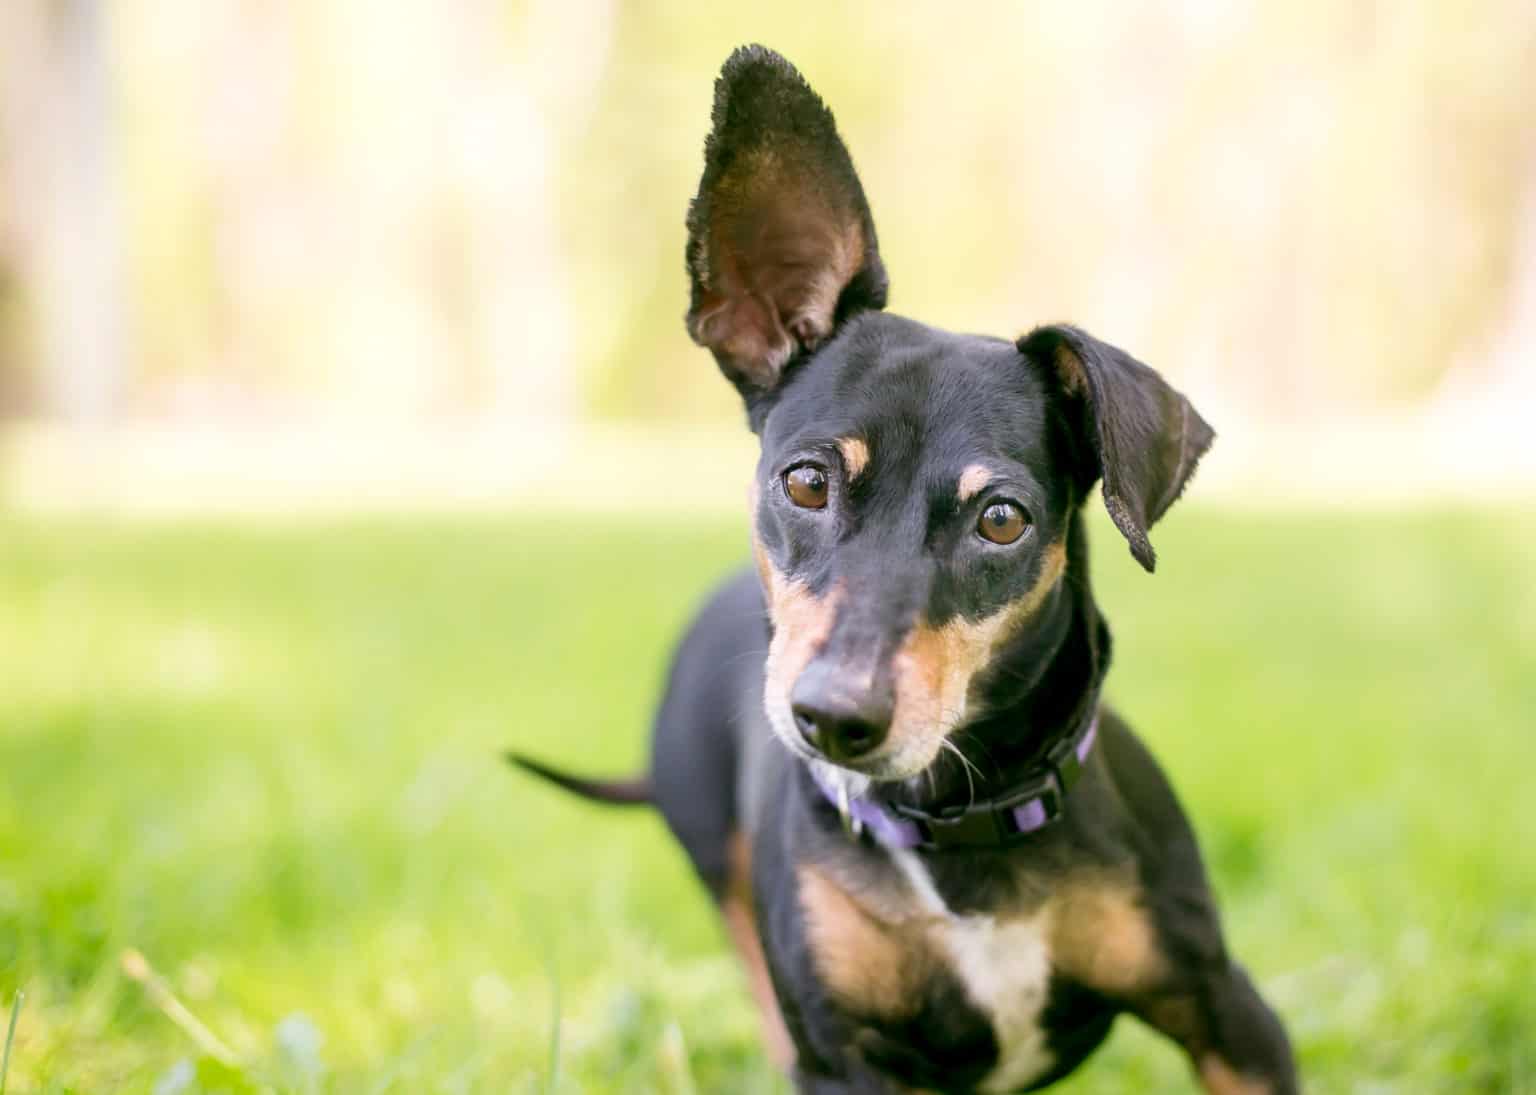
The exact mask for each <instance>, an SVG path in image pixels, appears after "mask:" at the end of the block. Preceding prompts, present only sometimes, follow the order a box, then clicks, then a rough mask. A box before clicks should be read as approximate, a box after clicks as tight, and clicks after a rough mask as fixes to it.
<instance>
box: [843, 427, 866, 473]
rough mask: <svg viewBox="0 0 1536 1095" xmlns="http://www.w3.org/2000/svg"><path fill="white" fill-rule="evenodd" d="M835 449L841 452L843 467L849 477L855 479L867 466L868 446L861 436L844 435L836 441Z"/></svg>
mask: <svg viewBox="0 0 1536 1095" xmlns="http://www.w3.org/2000/svg"><path fill="white" fill-rule="evenodd" d="M837 451H838V452H840V453H842V454H843V469H844V470H845V471H847V473H848V478H849V479H857V478H858V477H859V476H861V475H863V474H864V469H865V468H866V467H868V466H869V446H868V445H867V444H865V443H864V441H863V440H862V439H861V438H857V437H845V438H843V439H842V440H840V441H838V443H837Z"/></svg>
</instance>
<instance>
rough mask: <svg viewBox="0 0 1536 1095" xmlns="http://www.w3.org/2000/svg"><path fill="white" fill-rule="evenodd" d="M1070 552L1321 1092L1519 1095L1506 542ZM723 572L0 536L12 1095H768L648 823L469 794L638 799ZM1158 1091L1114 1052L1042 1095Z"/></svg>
mask: <svg viewBox="0 0 1536 1095" xmlns="http://www.w3.org/2000/svg"><path fill="white" fill-rule="evenodd" d="M1095 533H1096V536H1097V539H1096V549H1097V559H1098V568H1097V580H1098V590H1099V596H1100V599H1101V602H1102V603H1104V604H1105V605H1106V606H1107V609H1108V612H1109V616H1110V619H1111V622H1112V624H1113V625H1114V627H1115V630H1116V635H1117V639H1118V647H1117V650H1118V657H1117V660H1116V666H1115V669H1114V671H1113V672H1112V674H1111V678H1110V691H1111V693H1112V695H1113V697H1114V698H1115V700H1116V701H1117V702H1118V704H1119V705H1120V706H1121V708H1122V709H1123V710H1124V711H1126V712H1127V713H1129V714H1130V715H1131V716H1132V717H1133V719H1134V721H1135V722H1136V724H1137V725H1138V726H1139V727H1140V728H1141V730H1142V732H1143V734H1144V735H1145V736H1146V737H1147V738H1148V739H1149V740H1150V742H1151V743H1152V744H1153V746H1154V748H1155V750H1156V751H1157V753H1158V754H1159V756H1160V757H1161V758H1162V760H1163V762H1164V764H1165V765H1166V767H1167V768H1168V770H1169V772H1170V774H1171V775H1172V777H1173V780H1174V782H1175V784H1176V785H1177V786H1178V787H1179V789H1180V791H1181V793H1182V795H1183V797H1184V800H1185V803H1186V805H1187V807H1188V808H1189V811H1190V813H1191V814H1192V816H1193V818H1194V820H1195V824H1196V826H1197V828H1198V829H1199V831H1200V833H1201V835H1202V838H1203V841H1204V845H1205V848H1206V851H1207V855H1208V857H1209V860H1210V864H1211V868H1212V872H1213V875H1214V878H1215V882H1216V885H1217V888H1218V891H1219V892H1220V894H1221V897H1222V899H1223V902H1224V907H1225V910H1226V916H1227V920H1228V926H1229V931H1230V935H1231V937H1232V940H1233V944H1234V947H1235V948H1236V950H1237V951H1238V953H1240V954H1241V955H1242V956H1243V958H1244V960H1245V961H1246V962H1247V963H1248V964H1249V966H1250V967H1251V969H1252V970H1253V972H1254V974H1255V976H1256V977H1257V978H1258V980H1259V981H1260V982H1261V983H1262V985H1263V986H1264V989H1265V991H1266V993H1267V994H1268V996H1269V997H1270V998H1271V999H1272V1000H1273V1001H1274V1002H1275V1003H1276V1004H1277V1006H1278V1007H1279V1008H1280V1010H1281V1011H1282V1012H1283V1013H1284V1016H1285V1018H1286V1020H1287V1022H1288V1024H1289V1026H1290V1029H1291V1031H1292V1033H1293V1036H1294V1038H1295V1040H1296V1043H1297V1045H1298V1048H1299V1051H1300V1054H1301V1058H1302V1064H1303V1068H1304V1071H1305V1074H1306V1076H1307V1078H1308V1080H1309V1089H1310V1090H1312V1091H1319V1092H1333V1091H1360V1092H1404V1093H1414V1095H1417V1093H1420V1092H1438V1091H1446V1092H1451V1091H1455V1092H1464V1091H1474V1092H1475V1091H1488V1092H1509V1091H1519V1090H1531V1091H1536V802H1533V796H1532V790H1531V782H1530V780H1531V773H1532V771H1533V770H1536V550H1533V547H1532V545H1533V543H1536V511H1532V510H1525V511H1520V512H1514V513H1499V512H1493V511H1486V510H1485V511H1474V510H1467V509H1452V510H1436V511H1425V512H1422V513H1416V514H1374V515H1360V514H1357V513H1352V512H1350V511H1346V510H1343V509H1339V510H1337V511H1332V512H1318V513H1308V514H1302V513H1263V514H1259V513H1246V512H1245V513H1231V512H1224V511H1217V510H1211V509H1203V510H1202V509H1200V508H1198V507H1187V508H1185V509H1183V510H1180V511H1177V512H1175V513H1174V515H1173V516H1172V517H1171V518H1170V519H1169V521H1168V523H1167V526H1166V528H1161V529H1159V530H1158V533H1159V535H1158V536H1157V537H1156V539H1157V544H1158V549H1159V558H1160V562H1161V566H1160V569H1159V572H1158V574H1157V575H1156V576H1155V577H1148V576H1146V575H1144V574H1142V573H1141V572H1140V571H1139V570H1138V569H1137V568H1136V567H1135V565H1134V564H1133V563H1132V562H1131V560H1130V559H1129V557H1128V556H1127V554H1126V552H1125V550H1124V547H1123V545H1122V544H1120V543H1119V542H1118V541H1115V540H1114V539H1113V538H1112V536H1111V535H1109V531H1108V529H1107V526H1106V525H1105V523H1104V522H1102V521H1100V520H1096V522H1095ZM744 554H745V552H744V527H743V524H742V523H741V522H739V521H730V520H724V519H722V520H719V521H716V522H713V523H711V522H706V521H702V520H694V521H691V522H688V523H673V522H660V521H651V522H646V521H643V520H640V519H637V518H618V519H609V518H606V517H603V516H602V515H601V514H599V513H594V514H592V515H590V516H586V517H582V518H579V519H578V518H576V517H570V516H563V517H551V518H547V519H546V518H539V517H535V516H528V517H506V518H454V519H445V518H441V517H434V518H425V517H424V518H421V519H392V520H387V521H385V520H377V521H346V522H341V521H338V522H335V523H330V524H322V523H314V522H310V523H305V524H294V525H291V526H276V525H270V524H266V525H262V524H255V523H250V522H247V523H239V522H233V523H213V522H206V523H159V524H155V523H144V524H132V523H110V522H106V521H96V520H92V521H87V520H63V519H50V520H37V519H21V518H16V517H11V518H0V1008H8V1007H9V1005H10V1002H11V1000H12V998H13V995H14V994H15V992H16V991H17V990H18V989H20V990H21V991H23V992H25V994H26V999H25V1003H24V1005H23V1007H22V1010H21V1014H20V1023H19V1026H18V1029H17V1033H16V1040H15V1045H14V1047H13V1050H12V1054H11V1062H10V1075H9V1092H10V1093H29V1092H56V1091H57V1092H62V1091H82V1092H98V1091H129V1092H151V1091H153V1092H157V1093H160V1095H171V1093H173V1092H193V1091H197V1090H220V1089H222V1090H228V1091H252V1090H279V1091H290V1090H291V1091H296V1092H308V1091H314V1092H439V1091H440V1092H478V1091H497V1092H502V1091H512V1092H581V1091H597V1092H607V1091H615V1092H650V1091H659V1092H676V1093H684V1092H702V1093H711V1092H733V1093H734V1092H778V1091H782V1090H784V1088H783V1085H782V1084H781V1083H780V1082H779V1081H778V1080H777V1079H776V1078H774V1077H773V1076H772V1075H771V1073H770V1072H769V1070H768V1069H767V1068H766V1066H765V1065H764V1064H763V1062H762V1060H761V1058H760V1056H759V1054H758V1051H757V1048H756V1045H755V1026H754V1019H753V1016H752V1013H751V1010H750V1005H749V1003H748V1001H747V998H746V994H745V990H744V988H743V983H742V979H741V977H740V975H739V974H738V972H737V970H736V968H735V966H734V965H733V962H732V960H731V959H730V958H729V957H728V955H727V952H726V948H725V946H724V944H723V941H722V936H721V933H720V930H719V928H718V927H717V925H716V923H715V922H714V920H713V918H712V914H711V912H710V909H709V908H708V905H707V903H706V901H705V900H704V898H703V896H702V894H701V892H700V891H699V889H698V887H697V886H696V884H695V883H694V882H693V880H692V878H691V876H690V875H689V873H688V871H687V869H686V867H685V864H684V863H683V861H682V859H681V858H680V856H679V854H678V853H677V852H676V851H675V850H674V849H673V847H672V846H671V845H670V844H669V843H668V841H667V840H666V838H665V836H664V833H663V831H662V828H661V825H660V824H659V822H658V821H657V820H656V819H655V818H654V817H651V816H648V815H646V814H644V813H639V812H628V813H621V812H613V811H609V812H604V811H602V810H600V809H597V808H593V807H589V806H586V805H582V804H579V803H575V802H572V801H568V800H567V799H564V798H562V797H560V796H559V795H557V794H556V793H554V792H552V791H551V790H549V789H548V788H545V787H543V786H536V785H534V784H532V783H531V782H529V781H528V780H526V779H521V778H518V777H517V776H515V775H514V774H513V773H511V772H510V771H508V770H506V769H505V768H504V766H503V765H501V764H500V762H499V761H498V759H497V757H498V753H499V752H500V750H502V749H503V748H504V747H506V746H508V745H512V744H516V745H518V746H519V747H521V748H524V749H529V750H532V751H534V752H536V753H538V754H539V755H541V756H544V757H547V758H550V759H553V760H557V761H561V762H565V763H569V764H571V765H574V766H580V767H581V768H583V769H588V770H592V771H597V772H626V771H628V770H630V769H631V768H633V767H635V766H637V765H639V764H640V763H641V760H642V757H643V753H644V749H645V740H646V735H647V733H648V718H649V714H650V709H651V705H652V703H653V701H654V699H655V698H656V690H657V686H658V679H659V677H660V675H661V674H662V672H663V669H664V666H665V662H666V658H667V652H668V650H669V647H670V644H671V642H672V640H673V638H674V636H675V635H676V634H677V632H678V629H679V628H680V627H681V626H682V624H683V623H684V621H685V619H686V618H687V616H688V613H689V612H690V610H691V608H692V606H693V605H694V604H695V603H696V601H697V600H698V598H699V596H700V595H701V594H702V593H703V592H704V590H705V589H706V588H707V587H708V586H709V585H710V584H711V583H712V582H713V581H715V580H716V579H717V578H718V577H719V576H721V575H723V574H725V573H726V572H727V571H728V570H730V569H731V568H732V567H733V566H735V565H736V564H737V563H738V561H739V560H741V559H742V558H743V557H744ZM130 949H132V950H134V951H137V952H139V953H141V954H142V955H143V956H144V958H145V959H146V960H147V962H148V963H149V964H150V965H151V966H152V967H153V970H154V971H156V974H155V976H157V977H158V978H161V979H163V981H156V982H155V984H157V985H161V989H160V990H158V991H157V990H152V989H146V987H145V985H144V984H143V983H142V982H141V981H139V980H135V979H133V978H131V977H129V976H127V975H126V974H125V972H124V958H123V956H124V952H125V951H128V950H130ZM129 965H130V966H132V965H133V963H132V961H131V960H130V962H129ZM139 972H140V973H141V974H142V972H143V971H142V970H139ZM166 994H171V995H174V997H175V999H176V1000H178V1001H180V1004H181V1005H182V1006H184V1007H185V1009H186V1010H187V1013H189V1014H190V1015H191V1016H193V1017H195V1020H194V1021H195V1022H199V1023H201V1024H203V1025H205V1026H206V1028H207V1029H208V1031H209V1035H208V1036H205V1037H204V1042H205V1043H206V1044H205V1045H204V1046H203V1047H202V1048H200V1047H199V1044H198V1042H196V1041H195V1040H194V1039H193V1038H192V1037H191V1036H189V1035H188V1034H187V1033H185V1032H184V1030H183V1028H182V1027H181V1026H178V1025H177V1024H176V1023H175V1022H174V1021H173V1019H172V1017H171V1013H172V1012H175V1010H176V1009H175V1008H174V1006H172V1005H170V1004H169V1003H168V997H167V995H166ZM3 1035H4V1028H3V1016H0V1039H3ZM210 1038H211V1039H212V1040H210ZM220 1055H223V1056H225V1057H226V1058H227V1063H225V1064H219V1063H218V1062H217V1057H218V1056H220ZM1190 1087H1191V1085H1190V1084H1189V1081H1188V1079H1187V1075H1186V1072H1185V1068H1184V1065H1183V1062H1182V1061H1181V1060H1180V1059H1179V1057H1178V1055H1177V1054H1176V1053H1175V1052H1174V1051H1173V1050H1171V1049H1170V1048H1169V1047H1168V1046H1166V1045H1165V1044H1163V1043H1161V1042H1160V1041H1157V1040H1155V1039H1153V1038H1152V1037H1150V1036H1148V1035H1146V1034H1144V1033H1142V1032H1141V1031H1140V1030H1138V1029H1136V1028H1135V1026H1134V1024H1132V1023H1130V1022H1124V1023H1122V1024H1121V1025H1120V1026H1119V1027H1118V1028H1117V1030H1116V1033H1115V1034H1114V1036H1113V1037H1112V1039H1111V1042H1110V1044H1109V1046H1108V1047H1107V1048H1106V1049H1105V1050H1104V1051H1103V1052H1101V1053H1100V1054H1099V1055H1098V1057H1097V1058H1095V1059H1094V1060H1093V1061H1092V1062H1091V1063H1090V1064H1089V1065H1088V1066H1087V1067H1086V1068H1085V1069H1084V1070H1082V1071H1080V1072H1079V1074H1078V1076H1077V1078H1075V1080H1074V1081H1073V1082H1071V1083H1068V1084H1065V1085H1063V1086H1062V1088H1061V1090H1065V1091H1070V1092H1098V1091H1170V1092H1179V1091H1186V1090H1190Z"/></svg>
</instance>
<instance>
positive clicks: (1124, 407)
mask: <svg viewBox="0 0 1536 1095" xmlns="http://www.w3.org/2000/svg"><path fill="white" fill-rule="evenodd" d="M1018 346H1019V351H1020V352H1021V353H1022V354H1023V355H1024V356H1025V357H1026V358H1029V359H1030V360H1032V361H1035V362H1037V363H1038V364H1039V365H1040V366H1041V367H1042V368H1044V369H1045V370H1047V372H1048V373H1049V374H1052V375H1053V376H1054V379H1055V381H1056V383H1058V384H1059V385H1060V391H1061V393H1062V396H1063V398H1064V399H1065V400H1066V401H1067V414H1068V422H1069V429H1070V430H1071V431H1072V432H1073V433H1074V434H1075V435H1076V436H1075V440H1076V442H1077V444H1076V448H1077V450H1078V452H1079V453H1080V454H1081V456H1080V457H1079V463H1080V465H1081V466H1080V469H1079V470H1080V474H1081V477H1082V485H1083V488H1084V490H1085V491H1086V490H1087V489H1088V488H1090V487H1092V485H1093V481H1094V480H1095V479H1098V478H1102V479H1103V480H1104V505H1105V507H1106V508H1107V509H1108V510H1109V516H1110V517H1111V518H1112V519H1113V520H1114V522H1115V525H1116V527H1118V528H1119V529H1120V531H1121V532H1122V533H1124V534H1125V538H1126V540H1127V541H1129V542H1130V545H1131V554H1132V555H1134V556H1135V557H1136V561H1137V562H1139V563H1140V564H1141V565H1142V566H1144V567H1145V568H1146V569H1147V570H1149V571H1150V570H1152V569H1153V567H1154V566H1155V565H1156V564H1157V555H1156V553H1155V552H1154V551H1153V550H1152V542H1151V541H1150V540H1148V539H1147V530H1148V529H1149V528H1151V527H1152V525H1153V523H1154V522H1155V521H1156V520H1157V519H1158V518H1159V517H1161V516H1162V515H1163V513H1164V512H1165V511H1166V510H1167V509H1168V507H1169V506H1171V505H1173V503H1174V500H1175V499H1177V498H1178V497H1179V494H1180V493H1181V492H1182V491H1183V490H1184V484H1186V483H1188V482H1189V477H1190V476H1191V475H1193V474H1194V471H1195V464H1196V463H1197V462H1198V461H1199V459H1200V457H1201V456H1202V455H1203V454H1204V452H1205V450H1206V449H1208V448H1210V445H1211V441H1212V439H1213V438H1214V437H1215V436H1216V435H1215V432H1214V431H1213V430H1212V429H1211V427H1210V426H1209V425H1208V424H1207V423H1206V421H1205V419H1203V418H1201V417H1200V415H1199V412H1197V411H1196V410H1195V408H1194V407H1192V406H1191V405H1190V403H1189V400H1187V399H1185V398H1184V397H1183V396H1182V395H1180V394H1179V393H1178V392H1176V391H1175V390H1174V389H1173V388H1172V387H1171V386H1170V385H1169V384H1168V382H1167V381H1165V380H1164V379H1163V378H1162V377H1161V376H1159V375H1158V374H1157V373H1156V372H1154V371H1153V370H1152V369H1150V368H1148V367H1147V366H1146V365H1143V364H1142V363H1141V362H1139V361H1137V360H1136V359H1135V358H1133V357H1131V355H1130V354H1128V353H1126V352H1125V351H1124V350H1119V349H1116V348H1115V347H1113V346H1110V345H1108V344H1107V343H1103V342H1100V341H1099V340H1098V339H1096V338H1093V337H1092V336H1090V335H1088V334H1085V333H1084V332H1083V331H1080V330H1078V329H1077V328H1076V327H1068V326H1053V327H1038V328H1036V329H1035V330H1033V331H1031V332H1030V333H1029V334H1027V335H1025V336H1024V337H1023V338H1021V339H1019V342H1018Z"/></svg>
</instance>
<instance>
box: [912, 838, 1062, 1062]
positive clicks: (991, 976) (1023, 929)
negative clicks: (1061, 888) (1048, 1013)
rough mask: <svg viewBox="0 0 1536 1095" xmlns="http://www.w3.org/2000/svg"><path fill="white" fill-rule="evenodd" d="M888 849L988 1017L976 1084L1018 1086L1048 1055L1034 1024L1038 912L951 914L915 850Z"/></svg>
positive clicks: (1044, 971) (1041, 961)
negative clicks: (982, 1070)
mask: <svg viewBox="0 0 1536 1095" xmlns="http://www.w3.org/2000/svg"><path fill="white" fill-rule="evenodd" d="M890 854H891V858H892V859H893V860H894V861H895V863H896V865H897V866H898V867H899V868H900V869H901V872H902V874H904V875H905V876H906V878H907V882H908V883H909V884H910V885H911V886H912V889H913V891H914V892H915V893H916V895H917V898H918V900H919V902H920V903H921V905H922V906H923V909H924V911H925V912H927V913H929V914H930V915H932V916H933V917H934V918H935V923H934V926H933V928H932V929H931V935H930V938H931V939H932V940H933V942H934V943H936V944H937V945H938V946H939V947H940V948H942V949H943V951H944V952H945V953H946V954H947V955H948V957H949V960H950V963H951V966H952V968H953V969H954V972H955V976H956V977H958V978H959V979H960V982H961V983H962V984H963V985H964V986H965V991H966V995H967V996H968V997H969V998H970V1000H971V1003H973V1004H974V1005H976V1007H977V1008H978V1009H979V1010H980V1011H981V1012H982V1013H983V1014H985V1015H986V1016H988V1017H989V1018H990V1019H991V1021H992V1031H993V1034H994V1036H995V1037H996V1038H997V1047H998V1053H997V1065H996V1067H994V1068H993V1069H992V1071H991V1072H990V1073H989V1074H988V1075H987V1077H986V1079H985V1080H983V1081H982V1082H981V1084H980V1085H979V1088H978V1090H980V1091H987V1092H1008V1091H1017V1090H1018V1089H1019V1088H1021V1087H1024V1086H1025V1085H1027V1084H1028V1083H1029V1082H1030V1081H1032V1080H1034V1079H1037V1078H1038V1077H1040V1076H1041V1075H1043V1074H1044V1073H1045V1072H1046V1070H1047V1069H1049V1068H1050V1067H1051V1064H1052V1063H1053V1061H1054V1058H1053V1056H1052V1054H1051V1051H1050V1049H1049V1047H1048V1046H1047V1045H1046V1039H1045V1031H1044V1030H1043V1029H1041V1026H1040V1013H1041V1012H1042V1011H1044V1010H1045V1001H1046V993H1047V991H1048V989H1049V987H1050V979H1051V958H1050V951H1049V949H1048V948H1047V947H1046V943H1045V925H1044V914H1043V913H1042V914H1041V915H1039V916H1036V917H1033V918H1031V919H1028V920H1010V921H1004V922H1002V923H999V922H998V921H997V920H995V919H994V918H993V917H990V916H957V915H955V914H954V913H952V912H951V911H950V910H949V907H948V906H947V905H945V904H944V899H943V898H942V897H940V896H939V892H938V890H937V889H935V888H934V885H933V879H932V878H931V877H930V876H929V874H928V872H927V870H926V869H925V868H924V867H923V864H922V861H921V860H919V859H918V858H917V856H916V855H915V854H913V853H912V852H909V851H904V850H900V849H891V851H890Z"/></svg>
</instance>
